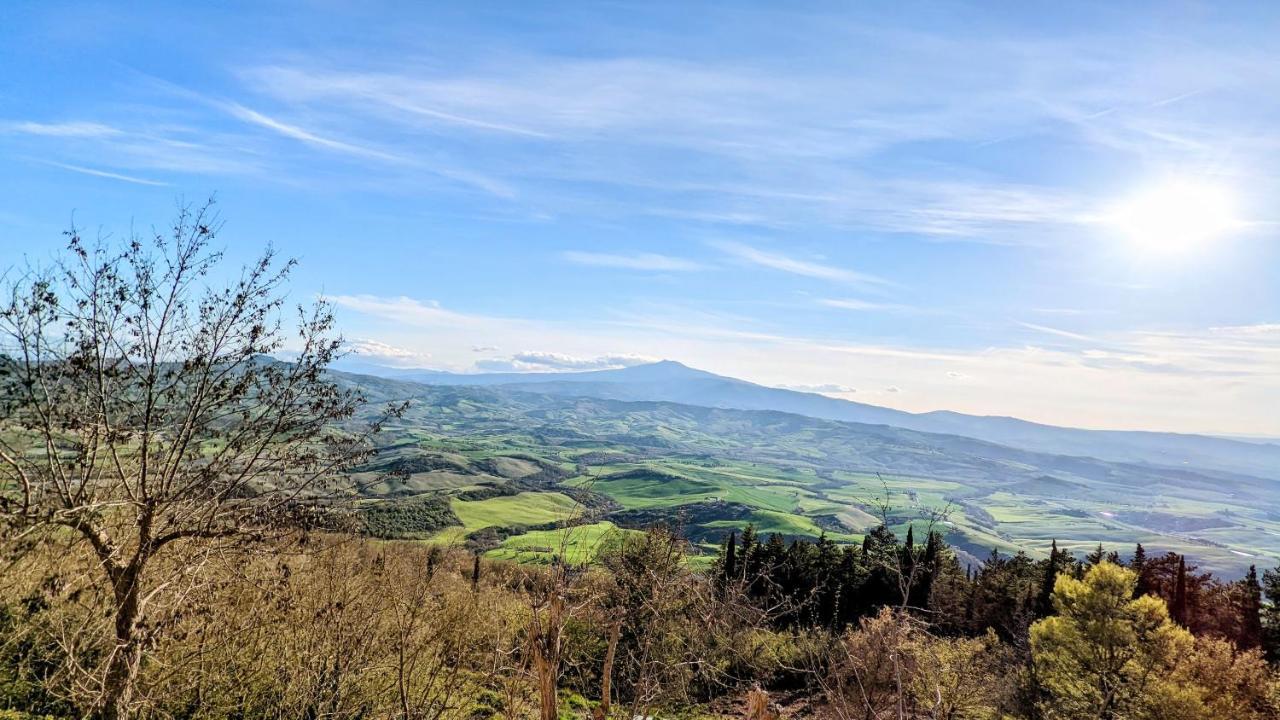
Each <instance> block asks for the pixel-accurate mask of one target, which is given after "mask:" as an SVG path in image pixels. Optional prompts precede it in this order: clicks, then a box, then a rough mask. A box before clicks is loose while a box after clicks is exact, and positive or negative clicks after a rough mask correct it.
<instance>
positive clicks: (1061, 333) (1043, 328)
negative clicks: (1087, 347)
mask: <svg viewBox="0 0 1280 720" xmlns="http://www.w3.org/2000/svg"><path fill="white" fill-rule="evenodd" d="M1018 325H1020V326H1022V327H1024V328H1026V329H1028V330H1035V331H1036V332H1039V333H1044V334H1046V335H1053V336H1055V337H1061V338H1066V339H1068V340H1078V341H1080V342H1091V343H1092V342H1097V340H1095V339H1094V338H1091V337H1089V336H1088V335H1081V334H1080V333H1074V332H1071V331H1069V330H1062V329H1059V328H1055V327H1049V326H1048V325H1037V324H1035V323H1029V322H1019V323H1018Z"/></svg>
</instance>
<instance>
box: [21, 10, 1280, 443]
mask: <svg viewBox="0 0 1280 720" xmlns="http://www.w3.org/2000/svg"><path fill="white" fill-rule="evenodd" d="M215 5H216V7H215ZM1278 30H1280V5H1275V4H1269V3H1207V2H1206V3H1177V2H1161V3H1151V4H1144V3H1110V2H1108V3H1096V4H1092V3H1058V4H1049V3H972V4H965V3H912V2H904V3H848V2H839V3H810V2H795V3H772V2H745V1H743V2H705V3H689V2H672V3H666V2H620V1H619V2H565V3H555V2H546V3H528V2H492V3H463V2H458V3H447V2H441V3H429V4H428V3H380V2H360V3H354V2H353V3H343V2H280V3H270V2H255V3H234V2H227V3H216V4H215V3H145V2H138V3H129V4H127V6H126V4H123V3H100V4H99V3H61V2H28V1H25V0H9V1H8V2H5V3H3V4H0V266H5V267H7V266H10V265H15V264H21V263H24V262H31V261H36V262H40V261H43V260H45V259H47V258H49V257H50V256H52V255H53V254H54V253H56V252H57V251H58V250H59V249H60V248H61V247H62V245H63V237H62V235H61V233H62V231H63V230H65V229H67V228H68V227H69V226H70V225H71V224H73V223H74V224H75V225H77V226H78V227H80V228H82V229H86V230H88V231H89V232H90V233H91V234H104V235H109V236H111V237H123V236H127V235H129V233H131V232H145V231H147V229H149V228H151V227H153V226H160V227H163V226H164V224H165V222H166V221H167V220H168V219H169V218H170V217H172V215H173V213H174V210H175V208H176V207H177V206H178V205H179V204H181V203H184V202H188V203H189V202H200V201H202V200H204V199H205V198H208V197H210V196H216V198H217V207H218V209H219V211H220V213H221V217H222V219H223V221H224V223H225V224H224V226H223V230H222V232H221V234H220V236H219V242H220V243H222V244H223V245H224V246H225V248H226V251H227V254H228V258H229V259H230V261H232V262H243V261H247V260H249V259H250V258H252V257H253V256H254V255H255V254H256V253H258V252H260V251H261V249H262V248H263V247H264V246H265V245H266V244H267V243H271V244H273V245H274V247H275V248H276V249H278V250H279V251H280V252H281V253H283V254H285V255H289V256H294V257H297V258H298V259H299V260H300V262H301V265H300V267H299V269H298V271H297V272H296V274H295V276H294V279H293V282H292V286H291V296H292V297H293V298H296V299H298V300H300V301H305V300H308V299H311V298H314V297H316V296H317V295H321V294H322V295H324V296H325V297H327V298H329V299H330V300H331V301H332V302H333V303H334V304H335V305H336V307H337V310H338V316H339V319H340V322H341V327H342V329H343V332H344V334H345V336H346V337H347V338H348V339H349V340H350V342H351V346H352V347H353V349H355V350H356V351H357V352H358V353H359V354H360V357H361V359H363V360H366V361H369V362H375V363H380V364H387V365H396V366H405V367H432V368H441V369H449V370H454V371H459V372H476V371H486V370H528V371H559V370H578V369H592V368H607V367H621V366H625V365H629V364H635V363H641V362H646V361H651V360H656V359H674V360H678V361H681V362H684V363H686V364H688V365H691V366H695V367H699V368H702V369H706V370H710V371H713V372H717V373H722V374H726V375H731V376H735V377H740V378H743V379H746V380H751V381H754V382H759V383H763V384H766V385H771V386H782V387H791V388H797V389H805V390H811V391H816V392H823V393H825V394H829V395H832V396H834V397H841V398H846V399H850V400H857V401H860V402H867V403H872V404H877V405H886V406H891V407H895V408H900V409H904V410H910V411H928V410H937V409H950V410H957V411H962V412H969V413H976V414H982V415H1011V416H1017V417H1022V418H1026V419H1030V420H1036V421H1040V422H1047V423H1053V424H1061V425H1073V426H1081V427H1092V428H1134V429H1151V430H1172V431H1183V432H1205V433H1217V434H1235V435H1267V436H1280V410H1277V408H1280V225H1277V223H1280V204H1278V203H1277V201H1276V198H1277V197H1280V195H1278V194H1277V190H1280V46H1278V45H1277V44H1276V43H1275V41H1274V39H1275V37H1276V35H1277V31H1278ZM1206 198H1207V199H1206ZM1224 206H1225V207H1224ZM1193 231H1194V232H1193ZM1184 235H1185V237H1184Z"/></svg>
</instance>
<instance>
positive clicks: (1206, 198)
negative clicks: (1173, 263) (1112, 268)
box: [1107, 179, 1242, 254]
mask: <svg viewBox="0 0 1280 720" xmlns="http://www.w3.org/2000/svg"><path fill="white" fill-rule="evenodd" d="M1107 222H1108V224H1109V225H1111V226H1112V227H1114V228H1115V229H1116V230H1118V231H1119V232H1120V233H1121V234H1122V235H1124V236H1125V237H1126V238H1128V239H1129V240H1130V241H1131V242H1132V243H1134V244H1135V245H1136V246H1138V248H1139V249H1140V250H1142V251H1143V252H1147V253H1152V254H1155V253H1159V254H1183V253H1187V252H1190V251H1193V250H1196V249H1198V248H1201V247H1203V246H1205V245H1207V244H1209V243H1212V242H1213V241H1215V240H1218V239H1220V238H1222V237H1223V236H1225V235H1227V234H1229V233H1231V232H1232V231H1233V230H1235V229H1237V228H1239V227H1240V226H1241V224H1242V223H1241V222H1240V220H1239V219H1238V218H1237V217H1236V207H1235V199H1234V198H1233V197H1232V194H1231V192H1230V191H1229V190H1228V189H1227V188H1225V187H1223V186H1220V185H1214V184H1211V183H1205V182H1199V181H1193V180H1185V179H1175V180H1166V181H1164V182H1161V183H1159V184H1157V185H1153V186H1151V187H1149V188H1147V189H1145V190H1142V191H1140V192H1138V193H1136V194H1135V195H1133V196H1131V197H1129V198H1127V199H1125V200H1123V201H1122V202H1120V203H1119V204H1117V205H1116V207H1115V208H1114V209H1113V210H1112V211H1111V213H1110V214H1109V215H1108V216H1107Z"/></svg>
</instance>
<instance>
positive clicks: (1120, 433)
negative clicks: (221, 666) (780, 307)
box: [354, 360, 1280, 480]
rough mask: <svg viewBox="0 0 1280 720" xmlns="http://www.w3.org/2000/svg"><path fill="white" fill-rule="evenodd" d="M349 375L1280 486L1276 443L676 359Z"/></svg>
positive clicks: (369, 369)
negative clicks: (873, 394) (781, 379)
mask: <svg viewBox="0 0 1280 720" xmlns="http://www.w3.org/2000/svg"><path fill="white" fill-rule="evenodd" d="M354 371H355V372H364V373H365V374H374V375H378V376H381V377H388V378H394V379H401V380H408V381H411V382H418V383H423V384H427V385H452V386H458V385H474V386H506V387H512V388H518V389H523V390H526V391H529V392H538V393H545V394H551V395H565V396H580V397H598V398H605V399H613V400H632V401H642V400H649V401H667V402H679V403H685V404H691V405H703V406H706V407H718V408H732V409H739V410H777V411H781V412H790V413H795V414H799V415H805V416H808V417H813V418H820V419H826V420H840V421H847V422H857V423H864V424H879V425H889V426H893V427H899V428H903V429H907V430H915V431H919V432H929V433H940V434H946V435H959V436H963V437H970V438H974V439H977V440H984V441H987V442H993V443H996V444H1000V445H1008V446H1011V447H1017V448H1021V449H1025V450H1031V451H1035V452H1046V453H1052V454H1058V455H1071V456H1081V457H1094V458H1097V459H1100V460H1107V461H1112V462H1127V463H1140V464H1151V465H1158V466H1162V467H1173V468H1187V467H1192V468H1203V469H1209V470H1218V471H1222V472H1230V473H1238V474H1244V475H1252V476H1255V477H1263V478H1268V479H1273V480H1280V444H1273V443H1265V442H1246V441H1243V440H1233V439H1228V438H1222V437H1217V436H1210V435H1197V434H1190V433H1172V432H1162V431H1148V430H1090V429H1085V428H1072V427H1062V426H1056V425H1049V424H1046V423H1038V422H1034V421H1030V420H1023V419H1020V418H1015V417H1008V416H1000V415H969V414H965V413H960V412H955V411H951V410H934V411H930V412H925V413H911V412H907V411H904V410H896V409H893V408H886V407H882V406H879V405H871V404H868V403H862V402H857V401H853V400H844V399H840V398H832V397H829V396H826V395H821V394H817V393H810V392H804V391H799V390H790V389H785V388H775V387H768V386H765V385H759V384H756V383H752V382H749V381H746V380H741V379H738V378H732V377H728V376H724V375H718V374H715V373H711V372H708V371H705V370H699V369H696V368H692V367H689V366H687V365H684V364H683V363H680V362H677V361H674V360H663V361H659V362H655V363H646V364H643V365H634V366H631V367H626V368H618V369H609V370H590V371H575V372H546V373H517V372H508V373H477V374H466V373H451V372H447V371H437V370H425V369H399V368H385V367H379V366H372V365H366V366H362V367H361V369H360V370H354Z"/></svg>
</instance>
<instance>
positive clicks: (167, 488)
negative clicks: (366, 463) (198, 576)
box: [0, 204, 378, 719]
mask: <svg viewBox="0 0 1280 720" xmlns="http://www.w3.org/2000/svg"><path fill="white" fill-rule="evenodd" d="M219 226H220V223H219V220H218V218H217V217H216V215H215V214H214V213H213V212H212V210H211V207H210V205H209V204H206V205H205V206H203V207H199V208H195V209H192V208H183V209H181V210H180V211H179V213H178V215H177V217H176V219H175V221H174V222H173V224H172V226H171V227H170V228H168V229H167V230H166V231H163V232H155V233H153V236H152V237H150V238H148V239H145V240H144V239H141V238H138V237H130V238H128V239H126V240H125V241H124V242H118V243H112V242H109V241H104V240H99V241H98V242H96V243H88V242H86V241H85V240H83V239H82V238H81V236H80V234H79V233H78V232H77V231H75V230H74V229H73V230H72V231H70V232H68V233H67V235H68V245H67V250H68V251H67V253H66V254H65V256H64V257H62V258H61V259H60V260H58V261H57V262H56V263H55V264H54V265H53V266H52V267H50V268H44V269H41V268H33V269H26V270H22V269H17V268H15V269H11V270H10V271H9V273H8V275H7V277H6V278H5V280H4V282H3V288H2V290H3V293H4V294H3V295H2V296H0V532H2V533H3V536H2V537H7V538H8V539H10V540H15V539H24V540H31V539H33V538H36V537H39V536H40V533H45V534H46V535H49V534H52V535H55V536H64V537H65V536H70V537H74V538H77V539H78V541H79V542H83V543H87V544H88V545H89V546H90V547H91V548H92V551H93V554H94V556H95V557H96V560H97V563H98V565H99V566H100V568H101V575H100V576H99V582H101V583H103V584H104V585H105V586H106V587H107V588H109V594H110V597H111V598H112V599H113V603H112V613H113V618H112V620H113V623H112V624H113V628H114V632H113V638H112V640H111V643H110V646H109V652H108V653H107V656H106V658H105V659H104V660H103V661H101V663H99V665H98V666H97V668H98V670H99V673H98V677H99V680H98V681H97V682H98V685H99V688H98V693H97V697H96V699H95V700H94V701H93V702H92V707H91V712H93V713H94V714H96V715H100V716H102V717H104V718H112V719H114V718H120V717H124V716H127V715H129V714H130V712H131V711H130V708H131V707H132V706H133V703H134V701H135V689H136V685H137V682H136V681H137V678H138V673H139V667H140V665H141V664H142V662H143V659H144V656H145V654H146V652H147V650H148V648H149V647H150V646H151V644H152V643H154V642H156V640H157V633H158V632H159V629H160V628H162V627H163V626H164V622H163V621H162V620H163V618H162V617H160V616H161V615H163V614H164V612H165V610H164V609H163V608H162V607H161V605H162V603H161V601H160V599H161V598H162V597H164V596H165V593H167V592H169V591H171V590H173V589H177V588H183V587H187V586H189V585H190V576H191V575H192V574H193V573H196V572H198V570H199V568H200V567H201V566H202V564H203V563H202V561H201V558H202V557H208V556H209V554H210V553H216V552H221V551H225V550H228V549H234V548H238V547H244V546H245V544H246V541H250V540H253V539H254V538H256V537H259V536H261V535H262V534H264V533H266V532H268V531H271V530H273V529H277V528H280V527H282V525H283V524H284V523H283V522H282V520H284V519H286V518H288V517H295V518H296V516H297V515H298V513H299V512H300V511H299V508H300V507H304V506H305V505H306V501H309V500H315V499H317V498H319V497H320V496H322V495H324V494H326V493H327V492H329V491H330V490H332V489H333V488H332V483H331V482H330V481H331V480H332V478H334V477H335V471H336V470H338V469H340V468H342V467H344V466H345V465H347V464H349V463H352V462H355V461H357V460H358V459H360V458H361V457H362V456H363V455H364V454H365V453H366V451H367V448H368V443H367V434H368V433H369V432H373V431H375V430H376V429H377V425H378V423H374V424H373V425H371V426H368V427H364V428H360V429H352V428H348V429H346V430H337V429H335V427H334V423H335V422H340V421H344V420H348V419H351V418H352V417H353V415H354V413H355V412H356V410H357V408H358V407H359V405H360V403H361V398H360V397H359V396H358V394H356V393H354V392H352V391H346V390H343V389H341V388H340V387H339V386H337V385H336V384H335V383H334V382H333V381H332V380H331V378H330V377H329V376H328V375H327V374H326V373H325V369H326V367H327V366H328V365H329V363H330V362H331V361H332V360H333V359H334V358H335V357H337V355H338V354H339V353H340V352H341V340H340V339H339V338H337V337H334V336H333V335H332V329H333V316H332V313H331V312H330V308H329V307H328V306H327V305H326V304H325V303H323V302H317V303H315V304H314V305H313V306H311V307H309V308H303V307H301V306H299V307H298V308H297V312H298V317H297V329H296V335H293V337H292V342H287V338H288V337H289V335H288V334H287V333H286V332H285V329H284V324H283V319H282V316H283V315H284V314H285V313H284V312H283V311H284V310H285V298H284V287H285V282H286V279H287V278H288V276H289V272H290V270H291V269H292V268H293V266H294V263H293V261H283V262H281V261H279V259H278V258H277V257H276V255H275V253H274V252H273V251H272V250H271V249H267V250H266V252H265V253H264V254H263V255H262V256H261V257H260V258H259V259H258V260H257V261H256V262H254V263H253V264H252V265H249V266H246V267H244V268H241V269H240V270H239V272H235V271H234V269H229V268H227V267H226V265H225V263H222V262H221V261H222V254H221V253H220V252H218V251H216V250H215V249H213V248H211V243H212V242H213V240H214V237H215V235H216V234H217V231H218V229H219ZM228 270H230V272H228ZM282 351H290V352H292V353H293V359H292V360H291V361H290V362H287V363H286V362H278V361H274V360H271V359H270V358H268V357H267V356H268V355H269V354H271V353H279V352H282ZM161 557H164V558H165V559H166V562H164V563H157V562H156V560H157V559H158V558H161ZM175 558H176V559H178V560H180V561H177V562H175V561H174V559H175Z"/></svg>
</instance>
